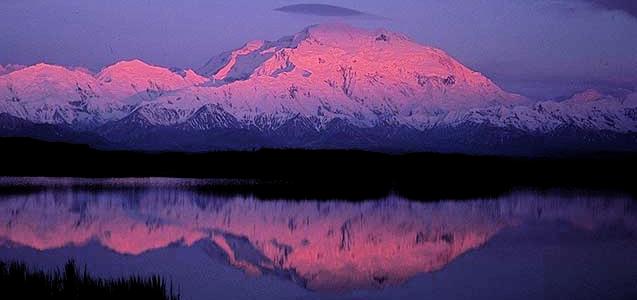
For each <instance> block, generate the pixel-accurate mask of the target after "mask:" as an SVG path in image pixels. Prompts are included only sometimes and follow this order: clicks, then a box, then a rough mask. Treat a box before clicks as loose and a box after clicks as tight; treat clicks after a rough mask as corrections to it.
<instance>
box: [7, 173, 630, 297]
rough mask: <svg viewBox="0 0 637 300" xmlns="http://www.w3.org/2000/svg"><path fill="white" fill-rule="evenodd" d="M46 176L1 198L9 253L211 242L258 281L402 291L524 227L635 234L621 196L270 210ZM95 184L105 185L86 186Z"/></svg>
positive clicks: (249, 202)
mask: <svg viewBox="0 0 637 300" xmlns="http://www.w3.org/2000/svg"><path fill="white" fill-rule="evenodd" d="M38 180H39V181H38V185H39V186H40V187H43V188H40V189H34V190H33V191H23V192H15V193H5V194H0V244H4V246H5V247H29V248H33V249H37V250H40V251H45V250H52V249H58V248H62V247H67V246H74V247H82V246H86V245H89V244H91V243H93V242H96V243H98V244H99V245H101V246H103V247H106V248H107V249H110V250H112V251H114V252H116V253H117V254H121V255H133V256H137V255H141V254H144V253H147V252H149V251H153V250H157V249H162V248H168V247H175V246H179V247H181V246H183V247H192V246H193V245H203V246H202V247H201V249H202V250H203V251H204V252H206V253H207V255H210V256H214V255H217V254H219V255H221V256H222V257H224V259H225V260H226V261H227V263H229V264H230V265H231V266H233V267H234V268H238V269H241V270H243V271H244V272H246V273H248V274H250V275H257V276H258V275H261V274H268V275H275V276H279V277H281V278H285V280H292V281H293V282H295V283H296V284H299V285H301V286H302V287H304V288H306V289H308V290H313V291H324V292H348V291H353V290H358V289H375V288H380V287H387V286H396V285H400V284H402V283H404V282H406V281H407V280H409V279H411V278H413V277H415V276H417V275H418V274H421V273H428V272H434V271H439V270H441V269H443V268H445V266H447V265H448V264H450V263H451V262H453V261H454V260H456V259H457V258H458V257H459V256H461V255H463V254H465V253H468V252H470V251H472V250H474V249H477V248H479V247H481V246H483V245H485V244H486V243H488V242H489V241H490V239H492V238H493V237H494V236H495V235H497V234H498V233H500V232H502V231H503V230H507V229H510V228H515V227H518V226H521V225H523V224H528V223H537V222H542V223H556V222H557V223H560V224H562V223H564V224H568V225H569V226H572V227H573V228H576V229H578V230H582V231H590V232H597V231H600V230H607V229H608V228H619V229H617V230H616V231H617V232H622V233H625V234H627V235H628V236H630V237H634V236H635V235H634V233H635V230H636V229H637V209H636V206H635V203H634V201H633V200H632V199H630V198H622V197H617V196H614V197H603V196H600V195H595V196H591V195H588V196H586V195H583V194H579V195H578V194H573V193H572V194H569V195H566V196H565V195H561V194H560V193H547V194H542V195H539V194H538V193H535V192H517V193H513V194H510V195H508V196H505V197H501V198H498V199H476V200H470V201H461V202H454V201H439V202H432V203H418V202H409V201H406V200H404V199H401V198H399V197H388V198H387V199H384V200H381V201H369V202H355V203H352V202H341V201H330V202H326V201H303V202H298V201H297V202H294V201H285V200H280V201H267V202H263V201H259V200H257V199H254V198H251V197H245V196H240V197H234V198H223V199H221V198H216V197H214V196H210V195H206V194H202V193H198V192H197V190H196V189H192V186H195V185H197V184H206V182H205V181H204V182H202V181H188V180H176V179H145V180H141V179H120V180H111V181H108V180H105V181H99V180H94V181H90V182H88V183H87V182H82V181H74V180H73V179H64V180H55V179H38ZM24 182H25V181H24V180H22V179H6V178H5V179H3V181H2V182H1V183H2V184H4V185H15V186H19V184H18V183H20V184H23V183H24ZM95 183H99V184H100V187H99V188H88V187H89V186H90V185H91V184H95ZM29 184H31V183H29ZM423 188H426V187H423ZM204 242H205V243H204ZM1 249H2V248H0V252H1V251H2V250H1ZM161 263H164V264H170V263H175V262H170V261H164V262H161Z"/></svg>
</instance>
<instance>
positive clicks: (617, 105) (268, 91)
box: [0, 24, 637, 152]
mask: <svg viewBox="0 0 637 300" xmlns="http://www.w3.org/2000/svg"><path fill="white" fill-rule="evenodd" d="M199 73H201V74H202V75H200V74H198V73H197V72H195V71H193V70H174V69H169V68H163V67H158V66H153V65H149V64H147V63H145V62H143V61H141V60H129V61H121V62H118V63H115V64H113V65H111V66H108V67H106V68H104V69H103V70H101V71H100V72H98V73H96V74H90V73H88V72H86V71H83V70H80V69H69V68H65V67H61V66H53V65H47V64H38V65H34V66H29V67H25V68H19V69H17V70H14V71H12V72H9V73H6V74H4V75H0V113H6V114H8V115H11V116H14V117H17V118H20V119H24V120H27V121H29V122H32V123H35V124H52V125H58V126H66V127H70V128H73V129H75V130H78V131H90V132H93V133H96V134H98V135H100V136H102V137H103V138H104V139H106V140H109V141H112V142H114V144H118V145H119V146H121V147H125V148H126V147H131V148H137V146H138V145H139V144H147V146H148V147H150V148H153V149H155V148H157V149H166V150H170V149H171V148H174V147H176V149H180V150H185V151H187V150H189V149H188V148H187V147H180V144H182V142H183V143H185V141H186V140H188V141H190V142H188V143H185V144H193V145H194V144H196V145H198V146H196V149H198V150H200V149H201V150H215V149H219V148H220V149H233V148H237V149H244V148H248V147H246V146H247V145H249V147H257V148H258V147H300V148H303V147H318V148H321V147H325V148H334V147H336V148H341V147H342V148H348V147H353V148H364V149H370V148H383V147H386V145H387V144H390V145H392V146H393V147H395V148H401V147H402V148H404V150H406V151H422V150H434V151H436V150H440V151H461V152H464V151H466V150H467V149H464V148H471V147H472V146H471V144H472V143H474V142H475V143H478V144H480V143H479V140H484V142H483V143H482V144H481V145H480V147H481V148H485V149H488V148H490V147H493V146H494V145H493V143H492V142H494V141H492V138H493V137H494V136H498V137H499V138H500V139H501V142H498V143H497V144H498V146H506V144H507V142H513V140H514V139H517V138H518V137H519V136H524V139H526V140H528V142H525V143H522V144H520V145H518V146H519V147H520V148H525V147H528V145H524V144H529V143H531V141H532V140H537V139H538V137H542V139H544V140H551V143H556V144H555V145H546V146H547V147H545V148H556V149H558V148H561V146H569V145H560V143H561V142H560V141H559V138H555V137H558V136H560V135H564V133H565V132H568V130H565V129H568V128H572V129H573V130H572V131H573V132H580V133H585V135H584V136H582V137H580V140H577V139H575V141H576V142H577V143H576V144H582V143H583V142H585V141H586V140H587V139H588V140H589V141H595V143H597V145H598V146H599V147H600V150H605V149H606V148H607V147H608V145H607V143H606V142H604V143H601V142H599V141H598V140H599V138H598V137H599V136H604V135H606V136H614V138H615V139H618V141H619V140H621V141H624V140H627V142H621V144H622V146H621V147H620V148H624V147H625V146H626V145H623V144H624V143H628V146H633V147H632V148H635V149H637V145H630V144H631V142H630V140H631V138H630V137H631V136H635V135H637V93H635V92H632V93H629V94H627V95H625V96H623V97H616V96H610V95H604V94H602V93H600V92H598V91H595V90H587V91H584V92H582V93H579V94H577V95H574V96H573V97H571V98H569V99H567V100H565V101H560V102H556V101H543V102H534V101H532V100H530V99H528V98H525V97H523V96H520V95H516V94H512V93H508V92H506V91H504V90H502V89H501V88H500V87H498V86H497V85H496V84H494V83H493V82H492V81H491V80H489V79H488V78H487V77H485V76H483V75H482V74H480V73H479V72H476V71H474V70H471V69H469V68H467V67H465V66H464V65H462V64H461V63H460V62H458V61H457V60H455V59H454V58H453V57H451V56H449V55H448V54H446V53H445V52H444V51H442V50H440V49H436V48H432V47H428V46H423V45H420V44H417V43H415V42H414V41H412V40H411V39H409V38H408V37H407V36H405V35H403V34H400V33H394V32H391V31H387V30H384V29H377V30H367V29H360V28H354V27H351V26H349V25H345V24H327V25H325V24H323V25H315V26H310V27H308V28H306V29H304V30H302V31H301V32H299V33H296V34H294V35H290V36H286V37H283V38H281V39H279V40H277V41H264V40H257V41H252V42H248V43H246V44H245V45H244V46H242V47H240V48H239V49H236V50H233V51H228V52H225V53H222V54H220V55H218V56H216V57H214V58H213V59H211V60H210V61H209V62H208V63H207V64H206V65H205V66H204V67H202V68H201V69H200V70H199ZM0 125H2V124H0ZM2 127H3V128H2V129H3V131H8V128H4V127H5V126H4V125H3V126H2ZM463 130H465V131H466V132H473V133H472V134H477V135H478V136H470V135H468V134H464V135H463V134H462V131H463ZM215 131H216V132H215ZM168 132H169V133H170V134H168ZM151 133H152V134H151ZM162 133H164V134H166V135H167V136H171V137H173V136H174V139H173V140H171V141H170V143H167V144H166V143H165V142H164V141H161V140H162V139H161V138H160V137H161V134H162ZM232 135H236V136H235V137H234V138H232V140H233V142H227V143H224V141H223V140H216V141H214V142H211V141H210V139H213V138H214V139H219V138H223V139H227V138H228V136H232ZM444 135H451V136H455V137H456V138H457V139H460V140H459V141H452V140H447V139H445V138H443V136H444ZM145 136H154V139H155V140H156V142H154V143H155V145H152V144H153V141H152V140H147V141H146V142H140V143H136V139H144V138H145ZM547 137H553V139H549V138H547ZM339 139H341V140H339ZM564 139H565V140H566V139H568V140H573V139H572V137H570V136H565V137H564ZM122 141H126V143H124V144H120V143H121V142H122ZM242 142H243V143H245V144H242ZM435 143H442V144H439V145H435ZM456 143H458V144H464V145H465V146H463V147H454V144H456ZM618 143H620V142H618ZM162 144H164V145H162ZM584 144H585V143H584ZM611 144H612V143H611ZM119 146H118V147H119ZM571 146H572V145H570V146H569V147H571ZM593 146H595V145H593ZM569 147H567V148H569ZM571 148H572V147H571ZM629 148H630V147H629Z"/></svg>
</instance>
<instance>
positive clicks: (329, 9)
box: [275, 3, 372, 17]
mask: <svg viewBox="0 0 637 300" xmlns="http://www.w3.org/2000/svg"><path fill="white" fill-rule="evenodd" d="M275 10H276V11H281V12H286V13H291V14H302V15H312V16H321V17H362V16H372V15H371V14H368V13H365V12H362V11H358V10H355V9H350V8H346V7H341V6H336V5H328V4H310V3H306V4H294V5H287V6H283V7H279V8H276V9H275Z"/></svg>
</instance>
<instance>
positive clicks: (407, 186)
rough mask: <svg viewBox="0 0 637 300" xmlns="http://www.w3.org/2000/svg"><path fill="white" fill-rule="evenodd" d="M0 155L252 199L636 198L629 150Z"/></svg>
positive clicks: (22, 151) (43, 168) (44, 151)
mask: <svg viewBox="0 0 637 300" xmlns="http://www.w3.org/2000/svg"><path fill="white" fill-rule="evenodd" d="M0 157H2V158H3V160H4V162H3V163H2V168H0V176H26V177H33V176H46V177H83V178H111V177H180V178H232V179H249V180H256V181H258V184H254V183H241V181H239V182H238V183H234V184H219V185H214V186H210V187H201V188H199V189H200V191H201V192H206V193H214V194H218V195H228V196H232V195H254V196H256V197H258V198H261V199H277V198H279V199H280V198H287V199H332V198H338V199H346V200H360V199H370V198H371V199H373V198H381V197H384V196H387V195H389V194H397V195H400V196H403V197H405V198H408V199H412V200H438V199H467V198H476V197H493V196H498V195H501V194H503V193H508V192H511V191H512V190H517V189H535V190H548V189H556V188H559V189H577V190H580V189H582V190H587V191H593V192H594V191H604V192H607V191H611V192H617V193H625V194H630V195H631V196H633V197H634V196H636V195H637V184H635V179H634V177H635V176H634V172H635V171H637V154H636V153H598V154H579V155H569V156H562V157H544V158H526V157H503V156H470V155H460V154H435V153H410V154H385V153H376V152H365V151H353V150H272V149H266V150H258V151H251V152H232V151H228V152H209V153H144V152H125V151H100V150H95V149H91V148H89V147H88V146H85V145H74V144H65V143H51V142H43V141H37V140H32V139H25V138H2V139H0ZM1 191H2V190H1V189H0V192H1Z"/></svg>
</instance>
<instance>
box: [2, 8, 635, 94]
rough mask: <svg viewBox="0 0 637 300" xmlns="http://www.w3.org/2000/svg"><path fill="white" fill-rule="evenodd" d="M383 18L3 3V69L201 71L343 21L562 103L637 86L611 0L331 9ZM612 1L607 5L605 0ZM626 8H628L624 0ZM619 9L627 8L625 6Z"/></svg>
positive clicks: (626, 31)
mask: <svg viewBox="0 0 637 300" xmlns="http://www.w3.org/2000/svg"><path fill="white" fill-rule="evenodd" d="M321 2H324V3H331V4H336V5H341V6H344V7H349V8H353V9H357V10H360V11H363V12H366V13H369V14H373V15H379V16H383V17H385V18H384V19H383V18H360V17H357V18H345V19H343V18H336V19H334V18H324V17H320V16H311V15H293V14H285V13H281V12H275V11H273V9H274V8H277V7H280V6H283V5H288V4H296V3H300V2H299V1H282V0H262V1H248V0H237V1H221V0H216V1H213V0H206V1H203V0H186V1H179V2H175V1H167V0H160V1H152V2H151V1H124V0H113V1H84V0H34V1H2V3H1V4H0V28H1V29H2V33H3V34H2V35H0V46H1V47H0V64H7V63H21V64H33V63H35V62H40V61H46V62H49V63H57V64H66V65H79V66H87V67H90V68H92V69H99V68H101V67H103V66H104V65H108V64H111V63H113V62H114V61H116V60H121V59H129V58H141V59H143V60H146V61H148V62H151V63H155V64H159V65H164V66H178V67H199V66H201V65H203V64H204V63H205V61H206V60H207V59H209V58H210V57H212V56H213V55H215V54H218V53H220V52H222V51H225V50H228V49H231V48H236V47H239V46H241V45H242V44H243V43H245V42H246V41H248V40H252V39H277V38H279V37H281V36H283V35H289V34H292V33H294V32H297V31H299V30H301V29H302V28H303V27H305V26H307V25H309V24H313V23H320V22H326V21H345V22H351V23H354V24H355V25H360V26H365V27H387V28H389V29H393V30H397V31H401V32H404V33H406V34H408V35H409V36H412V37H413V38H414V39H415V40H417V41H419V42H421V43H426V44H430V45H433V46H437V47H440V48H443V49H444V50H446V51H447V52H449V53H450V54H452V55H454V56H455V57H457V58H458V59H460V61H462V62H464V63H465V64H467V65H468V66H469V67H472V68H474V69H477V70H479V71H481V72H483V73H485V74H486V75H488V76H490V77H492V78H494V79H495V80H496V81H497V82H498V83H501V84H503V85H504V86H505V87H506V88H509V89H511V90H513V91H520V92H526V93H531V94H534V95H535V94H537V95H541V96H556V95H561V94H563V93H565V92H566V91H568V90H571V89H580V88H583V87H588V86H618V85H620V86H630V87H635V85H636V83H637V71H636V70H637V56H635V55H634V53H635V50H636V49H637V38H635V36H637V18H636V17H634V16H631V15H630V14H628V13H626V12H624V11H622V10H608V9H607V8H609V7H610V8H618V9H621V8H625V9H626V11H628V12H630V9H629V8H630V6H631V5H632V7H634V4H630V3H629V4H627V5H626V6H625V7H622V6H621V5H620V6H604V5H590V4H589V3H588V2H598V3H602V4H603V3H604V2H605V1H597V0H595V1H588V0H587V1H579V0H539V1H508V0H488V1H487V0H479V1H459V0H454V1H436V0H401V1H387V0H370V1H354V0H339V1H336V0H334V1H321ZM606 2H608V1H606ZM614 2H618V1H614ZM619 2H621V1H619Z"/></svg>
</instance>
